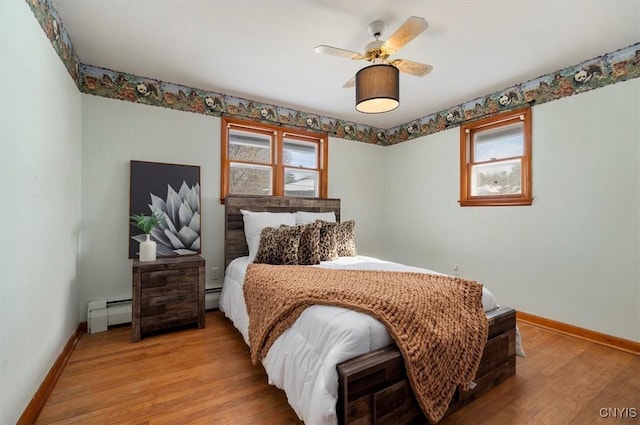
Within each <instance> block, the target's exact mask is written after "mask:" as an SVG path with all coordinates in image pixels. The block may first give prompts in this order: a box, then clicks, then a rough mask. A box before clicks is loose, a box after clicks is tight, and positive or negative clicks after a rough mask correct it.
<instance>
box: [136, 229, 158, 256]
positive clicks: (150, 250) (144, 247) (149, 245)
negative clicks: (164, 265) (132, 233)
mask: <svg viewBox="0 0 640 425" xmlns="http://www.w3.org/2000/svg"><path fill="white" fill-rule="evenodd" d="M146 237H147V239H146V240H144V241H142V242H140V261H155V260H156V243H155V242H154V241H152V240H151V239H150V237H151V235H149V234H148V233H147V234H146Z"/></svg>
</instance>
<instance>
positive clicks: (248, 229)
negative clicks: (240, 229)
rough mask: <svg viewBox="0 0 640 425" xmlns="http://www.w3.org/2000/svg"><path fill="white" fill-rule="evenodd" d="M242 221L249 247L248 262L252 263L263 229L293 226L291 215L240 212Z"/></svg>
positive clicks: (292, 216) (293, 217)
mask: <svg viewBox="0 0 640 425" xmlns="http://www.w3.org/2000/svg"><path fill="white" fill-rule="evenodd" d="M240 212H241V213H242V220H243V221H244V235H245V237H246V239H247V246H248V247H249V262H251V263H252V262H253V260H254V259H255V258H256V254H257V253H258V247H259V246H260V233H261V232H262V229H264V228H265V227H280V225H281V224H286V225H288V226H295V224H296V215H295V214H293V213H271V212H255V211H247V210H240Z"/></svg>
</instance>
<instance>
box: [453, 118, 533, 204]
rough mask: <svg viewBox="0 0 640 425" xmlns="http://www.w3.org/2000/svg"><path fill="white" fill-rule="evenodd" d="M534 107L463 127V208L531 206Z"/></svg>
mask: <svg viewBox="0 0 640 425" xmlns="http://www.w3.org/2000/svg"><path fill="white" fill-rule="evenodd" d="M531 202H532V197H531V108H530V107H527V108H523V109H518V110H514V111H509V112H505V113H502V114H500V115H497V116H494V117H490V118H485V119H482V120H478V121H475V122H472V123H469V124H464V125H462V126H461V127H460V205H461V206H490V205H496V206H497V205H531Z"/></svg>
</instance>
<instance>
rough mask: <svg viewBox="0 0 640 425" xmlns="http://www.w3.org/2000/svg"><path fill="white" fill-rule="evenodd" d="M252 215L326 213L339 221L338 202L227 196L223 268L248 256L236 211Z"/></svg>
mask: <svg viewBox="0 0 640 425" xmlns="http://www.w3.org/2000/svg"><path fill="white" fill-rule="evenodd" d="M241 209H243V210H249V211H256V212H262V211H267V212H296V211H309V212H330V211H333V212H334V213H335V215H336V220H337V221H338V222H339V221H340V199H319V198H302V197H299V196H257V195H228V196H227V197H226V198H225V201H224V266H225V268H226V267H227V266H228V265H229V263H230V262H231V260H233V259H235V258H238V257H243V256H247V255H249V248H248V247H247V240H246V238H245V235H244V221H243V220H242V213H241V212H240V210H241Z"/></svg>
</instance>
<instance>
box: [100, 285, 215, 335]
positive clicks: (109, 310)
mask: <svg viewBox="0 0 640 425" xmlns="http://www.w3.org/2000/svg"><path fill="white" fill-rule="evenodd" d="M220 291H222V288H207V289H205V291H204V308H205V310H213V309H215V308H218V305H219V303H218V301H219V300H220ZM126 323H131V298H129V299H124V300H114V301H107V300H99V301H90V302H89V305H88V307H87V332H89V333H92V334H93V333H97V332H104V331H106V330H108V329H109V326H115V325H122V324H126Z"/></svg>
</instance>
